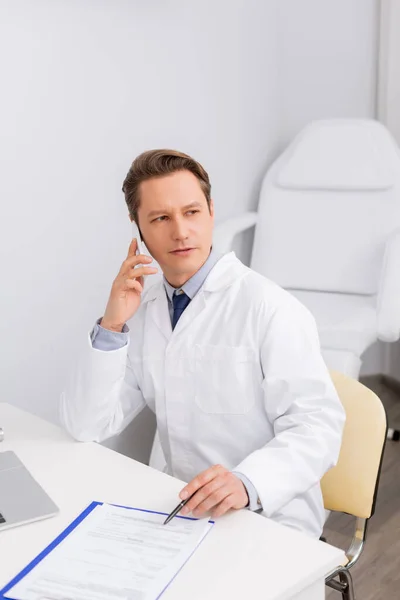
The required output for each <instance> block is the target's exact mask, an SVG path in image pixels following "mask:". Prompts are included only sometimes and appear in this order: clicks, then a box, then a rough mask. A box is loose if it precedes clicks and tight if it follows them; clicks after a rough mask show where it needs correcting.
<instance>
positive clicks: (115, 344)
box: [91, 248, 262, 511]
mask: <svg viewBox="0 0 400 600" xmlns="http://www.w3.org/2000/svg"><path fill="white" fill-rule="evenodd" d="M221 256H222V255H221V254H219V253H218V252H216V250H215V249H213V248H211V252H210V254H209V256H208V258H207V260H206V262H205V263H204V264H203V265H202V266H201V267H200V269H199V270H198V271H197V272H196V273H195V274H194V275H193V276H192V277H191V278H190V279H188V281H186V283H184V284H183V286H182V287H181V288H174V287H173V286H172V285H171V284H170V283H168V281H167V280H166V279H165V277H164V287H165V291H166V294H167V298H168V309H169V315H170V318H171V323H172V316H173V312H174V308H173V304H172V296H173V294H174V292H175V291H180V290H182V291H183V292H185V294H186V295H187V296H189V298H190V300H193V298H194V297H195V295H196V294H197V292H198V291H199V290H200V288H201V286H202V285H203V283H204V282H205V280H206V278H207V276H208V274H209V273H210V271H211V269H212V268H213V267H214V266H215V265H216V263H217V262H218V261H219V259H220V258H221ZM101 319H102V317H100V318H99V319H98V320H97V322H96V324H95V326H94V328H93V330H92V333H91V340H92V346H93V348H96V349H97V350H104V351H110V350H119V349H120V348H122V347H123V346H126V344H127V343H128V336H129V328H128V326H127V325H126V324H125V325H124V326H123V329H122V332H120V333H119V332H115V331H109V330H108V329H104V327H102V326H101V325H100V321H101ZM233 473H234V474H235V475H236V476H237V477H238V478H239V479H240V480H241V481H242V482H243V484H244V486H245V488H246V491H247V495H248V497H249V504H248V508H249V509H250V510H253V511H259V510H261V509H262V506H261V503H260V501H259V498H258V493H257V490H256V489H255V487H254V485H253V484H252V483H251V481H250V480H249V479H248V478H247V477H246V476H245V475H243V474H242V473H238V472H237V471H233Z"/></svg>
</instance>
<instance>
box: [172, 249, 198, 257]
mask: <svg viewBox="0 0 400 600" xmlns="http://www.w3.org/2000/svg"><path fill="white" fill-rule="evenodd" d="M193 250H194V248H177V250H172V251H171V254H175V256H187V255H188V254H190V253H191V252H192V251H193Z"/></svg>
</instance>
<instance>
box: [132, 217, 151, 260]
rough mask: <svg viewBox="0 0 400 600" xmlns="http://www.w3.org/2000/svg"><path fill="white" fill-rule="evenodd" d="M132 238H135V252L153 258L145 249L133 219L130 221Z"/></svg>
mask: <svg viewBox="0 0 400 600" xmlns="http://www.w3.org/2000/svg"><path fill="white" fill-rule="evenodd" d="M133 238H136V240H137V250H136V254H145V255H146V256H150V258H153V257H152V256H151V254H150V252H149V251H148V250H147V248H146V245H145V243H144V242H143V241H142V239H141V237H140V232H139V228H138V226H137V225H136V223H135V221H132V239H133ZM149 264H150V263H149Z"/></svg>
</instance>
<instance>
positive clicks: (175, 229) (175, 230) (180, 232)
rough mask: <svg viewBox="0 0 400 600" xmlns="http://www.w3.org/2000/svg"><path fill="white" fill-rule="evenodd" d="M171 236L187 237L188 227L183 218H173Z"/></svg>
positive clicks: (182, 238)
mask: <svg viewBox="0 0 400 600" xmlns="http://www.w3.org/2000/svg"><path fill="white" fill-rule="evenodd" d="M172 236H173V238H174V240H185V239H186V238H187V237H188V228H187V225H186V223H185V221H184V220H183V219H174V221H173V226H172Z"/></svg>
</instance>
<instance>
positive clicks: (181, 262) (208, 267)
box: [61, 150, 345, 537]
mask: <svg viewBox="0 0 400 600" xmlns="http://www.w3.org/2000/svg"><path fill="white" fill-rule="evenodd" d="M123 191H124V193H125V200H126V203H127V206H128V209H129V215H130V219H131V220H134V221H135V223H136V224H137V226H138V228H139V231H140V235H141V237H142V239H143V240H144V242H145V244H146V246H147V248H148V250H149V252H150V254H151V255H152V256H153V257H154V259H155V260H156V261H157V263H158V264H159V265H160V267H161V269H162V272H163V275H164V278H163V280H162V281H160V282H157V283H155V284H154V285H153V286H151V287H150V288H149V289H148V290H146V291H145V292H143V282H144V278H145V277H148V276H151V275H152V274H154V273H155V272H156V271H157V269H155V268H152V267H149V266H148V265H149V263H151V258H149V257H147V256H145V255H140V254H137V241H136V240H135V239H134V240H133V241H132V243H131V244H130V247H129V252H128V256H127V258H126V259H125V260H124V262H123V263H122V266H121V269H120V271H119V273H118V275H117V277H116V279H115V280H114V282H113V284H112V288H111V293H110V297H109V300H108V303H107V306H106V310H105V313H104V316H103V317H102V318H101V319H99V320H98V322H97V323H96V325H95V327H94V329H93V331H92V332H91V334H89V336H88V338H87V344H86V348H85V349H84V351H83V352H82V355H81V357H80V360H79V364H78V366H77V368H76V370H75V372H74V375H73V377H72V378H71V382H70V384H69V385H68V387H67V389H66V390H65V392H64V393H63V394H62V398H61V416H62V420H63V422H64V424H65V426H66V428H67V429H68V430H69V431H70V433H71V434H72V435H73V436H75V438H76V439H78V440H82V441H88V440H94V441H102V440H105V439H106V438H108V437H110V436H112V435H115V434H117V433H119V432H121V431H122V430H123V429H124V428H125V427H126V426H127V425H128V424H129V423H130V422H131V421H132V419H134V418H135V416H136V415H137V414H138V413H139V412H140V411H141V410H142V408H143V407H144V406H145V404H147V405H148V406H149V407H150V408H151V409H152V410H153V411H154V412H155V414H156V416H157V426H158V431H159V434H160V440H161V445H162V448H163V452H164V455H165V459H166V462H167V468H168V472H169V473H170V474H171V475H174V476H175V477H178V478H180V479H182V480H184V481H186V482H189V483H188V485H186V486H185V487H184V489H183V490H182V492H181V494H180V498H181V499H185V498H187V497H188V496H189V495H190V494H192V493H194V492H195V494H194V496H193V498H192V499H191V500H190V501H189V502H188V504H187V505H186V507H185V509H184V510H183V511H182V513H183V514H187V513H188V512H190V511H192V513H193V514H194V515H195V516H202V515H204V514H205V513H206V512H209V511H211V514H212V515H213V516H214V517H219V516H221V515H223V514H224V513H226V512H227V511H228V510H231V509H242V508H245V507H247V508H248V509H250V510H258V511H260V512H262V514H264V515H265V516H267V517H270V518H272V519H274V520H275V521H278V522H280V523H283V524H285V525H287V526H289V527H293V528H295V529H298V530H301V531H304V532H305V533H307V534H309V535H312V536H316V537H319V536H320V535H321V532H322V527H323V524H324V519H325V511H324V508H323V501H322V494H321V489H320V483H319V482H320V479H321V478H322V476H323V475H324V473H325V472H326V471H327V470H328V469H330V468H331V467H332V466H334V465H335V463H336V461H337V458H338V454H339V449H340V444H341V436H342V430H343V424H344V420H345V417H344V411H343V408H342V406H341V404H340V401H339V399H338V397H337V394H336V391H335V388H334V386H333V384H332V382H331V379H330V377H329V374H328V371H327V368H326V366H325V364H324V362H323V359H322V357H321V353H320V347H319V340H318V335H317V330H316V326H315V322H314V319H313V317H312V316H311V314H310V313H309V312H308V310H307V309H306V308H305V307H304V306H303V305H302V304H300V303H299V302H298V301H297V300H296V299H295V298H294V297H293V296H292V295H290V294H289V293H287V292H286V291H285V290H283V289H281V288H280V287H278V286H277V285H276V284H274V283H273V282H271V281H269V280H268V279H266V278H264V277H262V276H261V275H259V274H258V273H256V272H254V271H252V270H251V269H249V268H247V267H246V266H245V265H243V264H242V263H241V262H240V261H239V260H238V259H237V258H236V256H235V254H234V253H233V252H231V253H228V254H226V255H224V256H219V255H218V254H217V252H216V251H215V250H214V249H213V248H212V231H213V224H214V205H213V201H212V199H211V195H210V194H211V186H210V182H209V178H208V175H207V173H206V172H205V170H204V169H203V167H202V166H201V165H199V164H198V163H197V162H196V161H194V160H193V159H192V158H190V157H189V156H187V155H186V154H182V153H180V152H176V151H173V150H154V151H149V152H145V153H143V154H141V155H140V156H138V157H137V158H136V159H135V161H134V162H133V164H132V166H131V168H130V170H129V172H128V174H127V177H126V179H125V181H124V185H123ZM288 218H290V215H288ZM138 265H142V266H138ZM142 292H143V293H142ZM128 321H129V327H128V325H127V322H128Z"/></svg>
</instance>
